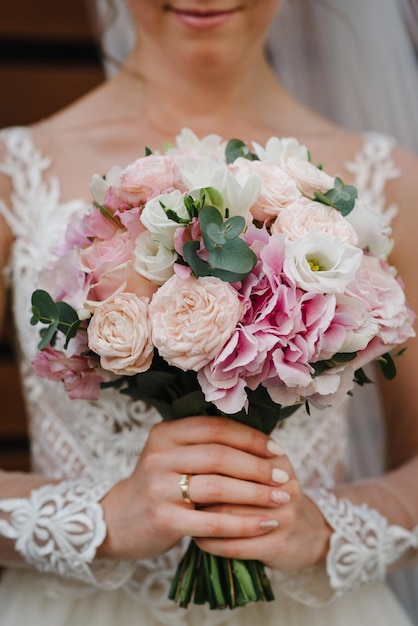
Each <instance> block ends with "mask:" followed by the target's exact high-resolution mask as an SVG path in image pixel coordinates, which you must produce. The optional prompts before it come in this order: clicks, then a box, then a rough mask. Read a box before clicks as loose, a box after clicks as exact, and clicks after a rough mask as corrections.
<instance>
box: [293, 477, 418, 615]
mask: <svg viewBox="0 0 418 626" xmlns="http://www.w3.org/2000/svg"><path fill="white" fill-rule="evenodd" d="M306 495H308V496H309V497H310V498H311V499H312V500H313V501H314V502H315V504H316V505H317V507H318V508H319V510H320V511H321V513H322V515H323V516H324V518H325V519H326V521H327V522H328V524H329V525H330V527H331V528H332V530H333V533H332V535H331V538H330V547H329V551H328V554H327V561H326V568H324V567H320V566H316V567H312V568H309V569H307V570H304V571H301V572H297V573H295V574H294V575H291V576H289V577H287V578H286V579H284V580H283V581H282V583H281V586H282V588H283V589H284V591H286V592H287V593H288V594H289V595H291V596H292V597H294V598H295V599H297V600H299V601H300V602H302V603H304V604H308V605H311V606H318V605H321V604H326V603H328V602H331V601H332V600H336V599H337V598H340V597H341V596H343V595H345V594H347V593H348V592H350V591H353V590H355V589H358V588H359V587H362V586H363V585H365V584H367V583H371V582H374V581H377V580H384V579H385V578H386V575H387V573H388V571H389V570H390V568H391V566H392V565H393V564H395V563H396V562H398V561H400V560H401V559H402V557H405V556H406V555H409V554H410V553H411V552H414V551H417V549H418V526H417V527H416V528H414V529H413V530H412V531H409V530H407V529H405V528H403V527H401V526H398V525H396V524H389V522H388V520H387V519H386V518H385V517H384V516H383V515H381V513H379V512H378V511H377V510H376V509H372V508H369V507H368V506H366V505H364V504H363V505H360V506H359V505H355V504H353V503H352V502H350V500H348V499H347V498H337V496H336V495H335V494H334V493H332V492H330V491H327V490H326V489H316V490H313V489H312V490H307V491H306Z"/></svg>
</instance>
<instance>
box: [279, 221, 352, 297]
mask: <svg viewBox="0 0 418 626" xmlns="http://www.w3.org/2000/svg"><path fill="white" fill-rule="evenodd" d="M362 256H363V252H362V250H361V249H360V248H357V247H356V246H352V245H350V244H344V243H342V241H341V239H339V238H338V237H335V236H334V235H331V234H329V233H323V232H319V231H318V232H312V233H307V234H306V235H303V236H302V237H300V238H299V239H296V240H295V241H293V242H290V243H289V246H288V248H287V251H286V257H285V262H284V271H285V274H287V275H288V276H290V277H291V278H292V279H293V280H294V281H295V283H296V284H297V286H298V287H301V288H302V289H304V290H305V291H308V292H313V293H344V290H345V288H346V286H347V285H348V283H350V282H351V281H352V280H353V278H354V276H355V275H356V272H357V270H358V268H359V267H360V264H361V259H362Z"/></svg>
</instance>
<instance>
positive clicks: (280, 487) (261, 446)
mask: <svg viewBox="0 0 418 626" xmlns="http://www.w3.org/2000/svg"><path fill="white" fill-rule="evenodd" d="M271 444H272V442H271V441H270V440H269V438H268V437H267V436H266V435H264V434H263V433H260V432H258V431H256V430H254V429H252V428H250V427H248V426H245V425H243V424H239V423H237V422H234V421H232V420H230V419H227V418H218V417H190V418H185V419H180V420H178V421H175V422H162V423H160V424H158V425H157V426H155V427H154V428H153V429H152V430H151V432H150V435H149V437H148V440H147V443H146V445H145V447H144V450H143V452H142V454H141V457H140V459H139V461H138V464H137V466H136V468H135V470H134V472H133V473H132V475H131V476H130V477H129V478H127V479H125V480H122V481H120V482H119V483H117V484H116V485H115V486H114V487H113V489H112V490H111V491H110V492H109V493H108V494H107V495H106V496H105V498H104V499H103V501H102V505H103V509H104V512H105V520H106V524H107V529H108V532H107V536H106V538H105V541H104V542H103V544H102V546H101V547H100V548H99V550H98V554H97V556H98V557H111V558H125V559H145V558H152V557H155V556H158V555H160V554H163V553H164V552H166V551H167V550H169V549H170V548H171V547H172V546H173V545H175V544H176V543H177V542H178V541H179V540H180V539H181V538H182V537H184V536H193V537H205V538H207V540H209V541H210V540H211V539H212V540H216V539H217V538H223V539H222V540H221V543H222V541H225V538H227V537H229V538H233V539H231V540H232V541H237V538H240V539H241V540H243V538H248V539H254V538H255V537H261V536H265V535H266V534H269V533H271V531H272V530H274V529H275V528H276V527H277V521H276V518H277V517H278V516H277V512H276V509H277V508H278V507H281V506H283V504H282V503H283V501H287V500H288V499H289V497H290V498H291V499H292V498H295V497H296V496H297V494H296V490H297V483H296V481H295V480H287V474H286V471H285V470H283V469H281V468H280V467H278V463H277V459H278V457H277V456H276V455H277V451H278V450H277V448H275V447H274V446H273V448H272V445H271ZM279 452H280V449H279ZM182 475H190V476H191V478H190V481H189V493H190V498H191V499H192V501H193V504H192V503H187V502H185V500H184V499H183V496H182V493H181V489H180V486H179V480H180V478H181V476H182ZM282 481H286V484H283V482H282ZM219 503H223V504H226V505H228V506H229V507H230V508H229V509H225V510H224V511H219V510H215V509H213V510H211V509H210V508H207V509H206V510H200V506H201V505H205V506H207V505H215V504H219ZM236 505H238V507H242V506H249V507H251V509H250V510H248V511H247V512H246V514H245V515H242V514H241V509H240V508H238V509H235V508H234V506H236ZM256 505H258V507H256ZM231 507H232V508H231ZM237 511H238V513H239V514H237ZM231 545H234V544H231Z"/></svg>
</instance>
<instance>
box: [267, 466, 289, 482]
mask: <svg viewBox="0 0 418 626" xmlns="http://www.w3.org/2000/svg"><path fill="white" fill-rule="evenodd" d="M271 477H272V480H273V482H275V483H280V484H283V483H287V481H288V480H289V478H290V476H289V474H288V473H287V472H285V471H284V470H282V469H280V468H278V467H275V468H274V469H273V472H272V475H271Z"/></svg>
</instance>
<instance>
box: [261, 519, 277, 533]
mask: <svg viewBox="0 0 418 626" xmlns="http://www.w3.org/2000/svg"><path fill="white" fill-rule="evenodd" d="M278 527H279V522H278V521H277V520H275V519H266V520H263V521H262V522H260V528H261V530H273V529H274V528H278Z"/></svg>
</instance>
